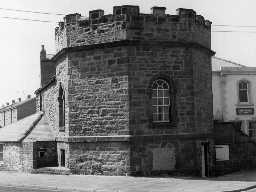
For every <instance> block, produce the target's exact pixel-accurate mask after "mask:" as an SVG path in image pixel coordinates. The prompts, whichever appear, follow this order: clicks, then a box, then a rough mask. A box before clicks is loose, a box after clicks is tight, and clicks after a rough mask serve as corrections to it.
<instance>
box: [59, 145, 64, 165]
mask: <svg viewBox="0 0 256 192" xmlns="http://www.w3.org/2000/svg"><path fill="white" fill-rule="evenodd" d="M60 166H61V167H65V150H64V149H61V150H60Z"/></svg>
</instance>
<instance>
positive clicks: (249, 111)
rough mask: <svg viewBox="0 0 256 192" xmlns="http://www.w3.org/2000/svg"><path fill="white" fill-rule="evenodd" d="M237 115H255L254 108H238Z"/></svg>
mask: <svg viewBox="0 0 256 192" xmlns="http://www.w3.org/2000/svg"><path fill="white" fill-rule="evenodd" d="M236 114H237V115H253V114H254V108H236Z"/></svg>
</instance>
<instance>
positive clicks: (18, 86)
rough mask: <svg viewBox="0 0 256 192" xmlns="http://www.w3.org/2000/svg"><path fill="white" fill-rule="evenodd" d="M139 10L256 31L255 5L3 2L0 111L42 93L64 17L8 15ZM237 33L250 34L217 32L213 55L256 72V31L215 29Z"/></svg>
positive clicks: (218, 1)
mask: <svg viewBox="0 0 256 192" xmlns="http://www.w3.org/2000/svg"><path fill="white" fill-rule="evenodd" d="M125 4H130V5H139V6H140V11H141V12H143V13H150V8H151V7H153V6H164V7H166V8H167V10H166V12H167V13H168V14H175V13H176V9H177V8H189V9H194V10H195V11H196V12H197V14H200V15H203V16H204V17H205V18H206V19H208V20H210V21H212V24H213V25H222V24H223V25H236V26H237V25H242V26H254V25H255V26H256V19H255V18H256V11H255V6H256V2H255V0H86V1H85V0H44V1H38V0H8V1H1V2H0V58H1V59H0V105H1V104H6V102H9V103H10V102H11V100H13V99H14V100H17V98H19V97H21V98H22V99H25V98H26V96H27V95H28V94H31V95H33V94H34V91H35V90H36V89H38V88H39V87H40V79H39V78H40V70H39V69H40V62H39V57H40V50H41V45H42V44H44V45H45V48H46V51H47V53H50V54H54V53H55V43H54V29H55V27H56V26H57V22H58V21H61V20H62V19H63V16H59V15H41V14H32V13H21V12H13V11H6V10H3V9H2V8H5V9H19V10H31V11H41V12H53V13H61V14H69V13H75V12H76V13H81V14H82V15H84V16H88V13H89V11H90V10H94V9H103V10H104V11H105V13H112V8H113V6H115V5H125ZM3 17H18V18H28V19H39V20H47V21H52V22H50V23H49V22H48V23H43V22H32V21H20V20H11V19H6V18H3ZM220 30H221V31H222V30H235V31H247V32H248V31H250V32H252V33H247V32H232V33H224V32H212V50H213V51H215V52H216V56H217V57H221V58H224V59H228V60H231V61H234V62H238V63H241V64H244V65H248V66H255V67H256V54H255V51H256V27H255V28H252V27H251V28H243V27H240V28H236V27H217V26H213V27H212V31H220ZM254 32H255V33H254Z"/></svg>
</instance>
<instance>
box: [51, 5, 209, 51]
mask: <svg viewBox="0 0 256 192" xmlns="http://www.w3.org/2000/svg"><path fill="white" fill-rule="evenodd" d="M165 11H166V8H165V7H153V8H152V13H151V14H142V13H140V10H139V7H138V6H132V5H123V6H115V7H114V8H113V14H108V15H104V11H103V10H101V9H98V10H93V11H90V12H89V18H85V17H83V16H81V14H78V13H75V14H69V15H66V16H65V17H64V22H59V25H58V27H56V29H55V42H56V51H57V52H58V51H60V50H61V49H63V48H65V47H75V46H82V45H91V44H100V43H107V42H114V41H122V40H146V41H179V42H191V43H198V44H200V45H202V46H204V47H207V48H210V46H211V45H210V44H211V43H210V42H211V22H210V21H208V20H205V19H204V17H203V16H201V15H197V14H196V12H195V11H194V10H192V9H183V8H179V9H177V14H176V15H169V14H166V13H165Z"/></svg>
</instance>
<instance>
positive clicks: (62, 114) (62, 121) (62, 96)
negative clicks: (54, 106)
mask: <svg viewBox="0 0 256 192" xmlns="http://www.w3.org/2000/svg"><path fill="white" fill-rule="evenodd" d="M58 102H59V129H60V131H65V92H64V90H63V88H62V86H60V88H59V97H58Z"/></svg>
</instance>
